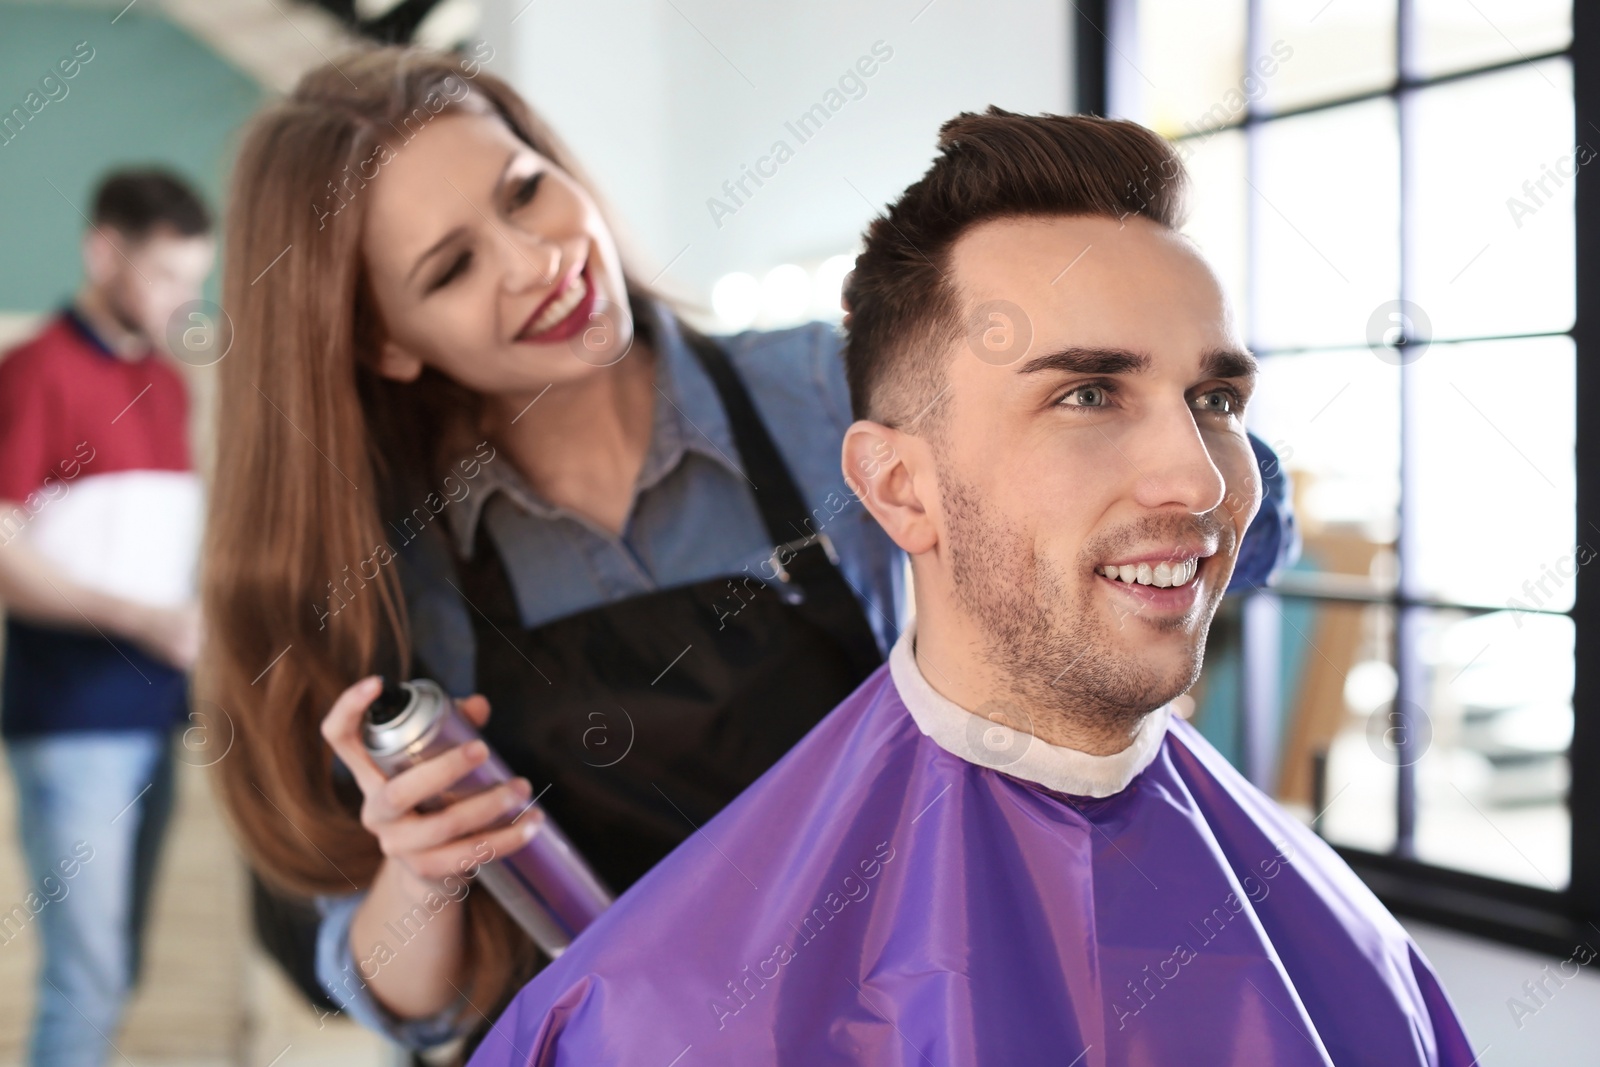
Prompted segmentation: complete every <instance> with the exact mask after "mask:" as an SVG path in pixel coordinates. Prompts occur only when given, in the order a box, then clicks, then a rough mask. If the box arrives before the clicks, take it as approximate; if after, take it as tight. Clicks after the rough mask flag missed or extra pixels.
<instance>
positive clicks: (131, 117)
mask: <svg viewBox="0 0 1600 1067" xmlns="http://www.w3.org/2000/svg"><path fill="white" fill-rule="evenodd" d="M148 6H150V5H145V4H135V5H134V6H133V7H132V8H131V9H130V10H128V11H127V13H126V14H124V15H122V17H121V18H119V19H117V21H116V23H115V24H114V25H113V24H112V19H113V17H115V16H116V14H117V12H118V10H120V7H121V5H120V4H119V5H116V6H113V7H110V8H93V7H69V6H56V5H48V6H47V5H36V4H18V3H0V117H3V116H4V115H5V114H9V113H10V111H11V109H12V108H14V107H21V106H22V105H23V101H24V99H25V98H26V97H27V95H28V93H29V92H30V91H37V90H38V85H39V79H40V78H42V77H43V76H44V75H46V74H49V73H56V74H57V75H58V76H59V72H58V71H56V62H57V60H60V59H63V58H66V57H69V56H71V55H72V52H73V48H74V46H75V45H77V44H78V42H80V41H87V42H89V45H90V46H91V47H92V48H93V49H94V56H93V58H92V59H91V60H90V61H89V62H88V63H86V64H84V65H83V67H82V69H81V70H80V71H79V72H78V75H77V76H76V77H75V78H72V79H71V80H69V81H65V83H64V84H65V85H66V86H67V89H68V92H67V95H66V96H65V97H62V98H61V99H59V100H53V101H50V102H49V103H48V104H46V105H45V107H44V108H43V110H41V111H40V112H39V113H38V114H37V115H33V116H32V117H31V118H30V120H29V122H28V123H27V125H26V126H25V127H23V130H22V133H21V134H20V135H18V136H17V137H15V139H13V140H11V141H10V142H9V143H0V312H11V311H23V312H26V311H44V310H47V309H49V308H51V307H54V306H55V305H57V304H59V303H60V302H61V301H62V300H63V299H65V298H66V297H67V296H68V295H70V294H71V292H72V291H73V290H74V289H75V288H76V287H77V284H78V280H79V276H80V273H81V260H80V258H79V253H78V241H79V236H80V235H81V233H82V232H83V229H84V221H83V218H82V217H81V216H80V215H79V214H78V212H79V211H83V212H85V213H87V211H88V208H89V199H90V197H91V195H92V193H93V190H94V185H95V182H96V180H97V179H98V178H99V176H100V175H101V174H102V173H103V172H104V171H106V170H107V169H109V168H111V167H113V166H119V165H125V164H151V163H158V164H162V165H164V166H167V167H170V168H172V169H173V170H175V171H177V172H178V173H179V174H181V175H183V176H184V177H185V178H187V179H188V180H189V181H190V182H191V183H192V184H194V185H195V186H196V187H197V188H198V189H199V190H200V191H201V192H202V193H203V194H204V196H205V198H206V201H207V202H208V203H209V204H210V205H211V207H212V210H213V212H215V213H216V214H217V215H218V217H219V219H220V215H221V206H222V194H223V190H224V188H225V186H226V177H227V168H228V164H229V161H230V159H231V157H232V153H233V147H234V145H235V144H236V143H237V136H238V131H239V128H240V127H241V125H242V124H243V123H244V121H245V119H246V118H247V117H248V116H249V115H250V114H251V113H252V112H254V111H255V110H256V108H258V107H259V106H260V105H261V103H262V102H263V101H264V99H265V96H264V93H263V90H262V89H261V88H260V87H259V86H257V84H256V83H255V82H254V81H252V80H251V79H249V78H248V77H246V76H245V75H244V74H242V73H241V72H240V71H239V70H238V69H236V68H235V67H232V66H230V65H229V64H228V63H226V62H225V61H223V60H222V59H220V58H218V57H217V56H216V55H215V54H214V53H213V52H211V51H210V50H209V49H208V48H207V47H206V46H205V45H204V44H202V43H201V42H199V41H197V40H195V39H194V38H193V37H191V36H189V35H188V34H187V33H186V32H185V31H183V30H182V29H179V28H178V27H177V26H174V25H173V24H172V23H170V22H168V21H167V20H166V19H165V18H163V17H161V16H160V15H159V14H156V13H153V12H146V11H141V8H145V7H148ZM54 91H55V92H56V93H58V94H59V92H60V90H59V89H55V90H54ZM40 95H41V96H42V95H43V94H40ZM24 110H25V111H26V108H24ZM0 140H3V138H0ZM52 182H53V183H54V184H55V185H56V187H57V188H59V189H60V190H61V193H62V194H65V196H66V199H63V198H62V196H61V195H58V194H57V192H56V190H55V189H52V188H51V187H50V185H51V183H52ZM67 200H70V201H71V203H70V204H69V203H67ZM74 209H76V210H74ZM216 288H217V278H216V276H215V272H213V277H212V279H211V281H210V283H209V285H208V289H209V290H210V293H211V295H212V297H213V299H215V294H216Z"/></svg>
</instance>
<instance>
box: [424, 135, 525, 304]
mask: <svg viewBox="0 0 1600 1067" xmlns="http://www.w3.org/2000/svg"><path fill="white" fill-rule="evenodd" d="M521 154H522V149H520V148H514V149H512V150H511V154H510V155H509V156H507V157H506V162H505V165H504V166H502V167H501V168H500V176H499V177H498V178H496V179H495V180H494V195H495V197H496V198H498V197H499V196H500V190H501V189H502V188H504V186H505V184H506V175H507V174H509V173H510V172H511V164H513V163H515V162H516V161H517V157H518V156H520V155H521ZM465 232H466V227H464V226H457V227H456V228H455V229H453V230H451V231H450V232H449V233H447V234H445V235H444V236H443V237H441V238H439V239H438V240H437V241H435V242H434V243H433V244H432V245H431V246H429V248H428V250H427V251H426V252H424V253H422V255H420V256H418V257H417V261H416V262H415V263H413V264H411V271H410V272H409V273H408V274H407V275H406V281H408V282H409V281H410V280H411V279H412V278H414V277H415V276H416V273H417V271H418V270H420V269H421V268H422V265H423V264H424V263H426V262H428V259H429V257H431V256H432V255H433V254H434V253H436V252H438V251H439V249H441V248H443V247H445V246H446V245H448V244H449V243H450V242H451V241H454V240H455V239H456V238H457V237H460V236H461V235H462V234H463V233H465Z"/></svg>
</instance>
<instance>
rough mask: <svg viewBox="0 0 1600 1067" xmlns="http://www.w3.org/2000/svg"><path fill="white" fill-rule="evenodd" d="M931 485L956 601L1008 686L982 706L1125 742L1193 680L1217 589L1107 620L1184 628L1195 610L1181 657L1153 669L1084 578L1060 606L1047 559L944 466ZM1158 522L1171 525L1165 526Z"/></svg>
mask: <svg viewBox="0 0 1600 1067" xmlns="http://www.w3.org/2000/svg"><path fill="white" fill-rule="evenodd" d="M939 482H940V486H941V493H940V496H941V501H942V504H943V509H944V513H945V517H946V524H947V527H948V534H949V541H950V571H951V582H952V585H953V587H954V592H955V596H956V600H957V602H958V603H959V604H960V605H961V607H962V608H963V609H964V610H965V611H966V612H967V613H968V615H970V616H971V618H972V619H973V620H974V621H975V622H976V623H977V624H978V629H979V632H980V633H981V634H982V637H983V640H984V643H985V645H986V648H985V652H986V654H987V656H988V658H989V660H990V662H991V663H992V664H993V666H994V667H995V669H996V672H997V673H998V674H999V676H1000V678H1001V679H1003V680H1004V684H1006V686H1007V688H1008V690H1009V692H1007V693H1004V694H996V699H995V700H994V701H993V702H992V705H986V706H993V707H995V708H997V709H998V710H999V711H1001V712H1002V713H1003V714H1004V713H1010V714H1007V717H1008V718H1009V717H1010V715H1011V714H1015V709H1014V708H1013V707H1012V705H1014V704H1018V703H1020V705H1021V709H1022V711H1023V713H1024V715H1025V716H1040V717H1048V718H1051V719H1055V720H1057V721H1058V722H1060V723H1061V725H1062V726H1064V727H1065V728H1066V733H1067V734H1068V736H1083V735H1085V734H1087V735H1092V736H1097V737H1103V738H1106V739H1115V738H1122V739H1126V738H1128V737H1130V736H1131V735H1132V733H1133V731H1134V730H1135V729H1137V727H1138V725H1139V723H1140V722H1141V721H1142V720H1143V719H1144V717H1145V716H1146V715H1147V714H1148V713H1150V712H1151V711H1154V710H1155V709H1156V708H1159V707H1161V706H1162V705H1163V704H1165V703H1167V702H1168V701H1170V700H1172V699H1173V698H1174V697H1176V696H1178V695H1179V694H1180V693H1183V692H1184V691H1185V690H1187V689H1188V688H1189V687H1190V686H1192V685H1193V684H1194V683H1195V681H1196V680H1197V679H1198V678H1199V677H1200V666H1201V663H1202V661H1203V659H1204V656H1205V638H1206V631H1207V630H1208V629H1209V627H1210V620H1211V616H1212V614H1213V613H1214V612H1215V610H1216V605H1217V601H1218V600H1219V599H1220V597H1219V596H1218V595H1216V594H1215V593H1213V595H1212V596H1211V598H1210V602H1209V603H1202V602H1198V601H1197V603H1196V604H1195V607H1194V608H1193V609H1192V610H1191V612H1190V613H1185V615H1184V616H1181V617H1179V618H1176V619H1170V620H1154V619H1141V618H1138V617H1137V613H1136V612H1130V613H1129V614H1128V615H1127V616H1124V617H1123V618H1122V619H1120V620H1119V621H1118V623H1117V624H1115V625H1116V626H1121V627H1130V626H1149V627H1152V628H1154V629H1160V630H1168V631H1171V630H1178V629H1182V628H1184V627H1185V626H1188V625H1190V624H1191V622H1190V618H1191V615H1192V613H1193V612H1194V611H1198V612H1201V613H1202V620H1201V625H1200V626H1199V634H1198V637H1197V639H1196V641H1195V642H1194V644H1193V647H1192V649H1191V650H1190V654H1189V657H1188V661H1187V662H1186V663H1184V664H1182V665H1180V666H1179V667H1178V668H1177V669H1176V670H1171V671H1166V672H1163V671H1160V670H1158V669H1157V668H1155V667H1153V666H1152V665H1150V664H1149V663H1148V662H1145V661H1143V660H1141V659H1140V657H1139V656H1138V655H1137V654H1136V653H1130V652H1129V651H1127V650H1126V649H1125V648H1123V647H1121V646H1119V643H1118V642H1117V640H1116V629H1115V628H1114V627H1113V626H1112V625H1108V624H1107V623H1106V622H1105V621H1104V620H1103V619H1102V618H1101V617H1100V613H1099V612H1098V611H1097V610H1096V605H1095V591H1094V584H1093V583H1089V584H1087V585H1084V586H1083V587H1082V588H1081V589H1080V590H1079V593H1078V596H1077V598H1076V601H1075V606H1073V607H1070V608H1069V607H1068V605H1069V598H1070V595H1071V594H1070V592H1069V591H1070V589H1071V588H1072V583H1071V582H1069V581H1068V580H1067V578H1066V576H1065V575H1064V574H1063V573H1062V572H1061V569H1060V568H1059V567H1058V566H1057V565H1056V564H1055V563H1053V562H1052V561H1051V560H1049V559H1047V558H1045V557H1044V556H1041V555H1040V554H1039V553H1038V552H1037V551H1036V550H1035V548H1034V547H1033V545H1032V543H1031V542H1030V541H1029V540H1028V539H1027V538H1026V537H1025V536H1024V535H1023V534H1022V533H1021V532H1020V531H1017V530H1015V529H1012V528H1011V527H1009V526H1008V525H1006V524H1004V523H1000V522H993V521H991V520H990V519H989V518H988V517H987V516H985V514H984V512H983V510H982V502H981V497H980V496H979V495H978V494H977V493H975V492H974V491H973V490H972V488H971V487H970V486H968V485H967V484H965V483H963V482H962V481H961V480H960V479H958V478H955V477H953V476H952V474H951V472H950V470H949V469H948V465H947V464H942V465H941V470H940V473H939ZM1162 528H1163V529H1165V530H1170V529H1171V523H1170V522H1166V523H1164V524H1163V525H1162ZM1193 530H1194V526H1193V524H1191V525H1190V527H1189V532H1193ZM1141 532H1144V531H1141ZM1154 532H1156V531H1154V530H1152V531H1148V532H1147V534H1146V535H1148V533H1154ZM1086 566H1087V565H1086ZM1012 725H1014V726H1017V727H1018V728H1021V729H1026V730H1028V732H1030V733H1037V732H1038V731H1037V730H1036V729H1033V726H1034V725H1037V724H1030V723H1028V722H1026V721H1024V722H1022V723H1013V724H1012ZM1051 732H1054V731H1051Z"/></svg>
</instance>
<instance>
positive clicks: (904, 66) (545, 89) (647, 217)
mask: <svg viewBox="0 0 1600 1067" xmlns="http://www.w3.org/2000/svg"><path fill="white" fill-rule="evenodd" d="M525 2H526V0H495V3H492V4H489V5H487V6H488V7H489V8H490V11H489V15H488V18H487V20H486V23H485V27H484V32H485V37H486V38H487V39H488V40H489V42H490V43H491V44H492V45H494V47H495V48H496V50H497V52H498V53H499V55H498V56H497V59H496V61H495V63H493V64H491V66H492V67H496V68H498V72H499V73H502V74H504V75H506V76H507V77H509V78H510V79H511V80H512V82H513V83H514V84H515V85H516V86H517V87H518V88H519V89H521V90H522V91H523V93H524V94H525V95H526V96H528V98H529V99H530V100H531V101H532V102H533V104H534V106H535V107H536V108H538V109H539V110H540V111H542V112H543V113H544V114H545V115H546V116H547V117H548V118H549V119H550V121H551V122H552V124H553V125H554V126H555V127H556V129H557V130H558V132H559V133H560V134H561V135H562V136H563V137H564V138H565V139H566V140H567V141H568V142H569V143H570V144H571V145H572V146H573V148H574V149H575V150H576V152H577V153H578V155H579V158H580V159H581V160H582V161H583V162H584V164H585V165H586V166H587V167H588V169H589V170H590V171H591V173H592V174H593V176H594V177H595V178H596V179H597V182H598V184H599V185H600V187H601V189H602V191H603V192H604V193H605V195H606V196H607V197H608V199H609V200H610V201H611V203H612V206H613V208H614V209H615V211H616V214H617V215H618V216H619V217H620V221H621V223H622V224H623V229H625V230H626V231H627V232H628V233H630V234H631V235H632V236H633V237H634V238H635V241H634V244H635V246H636V247H637V248H638V249H639V250H640V251H641V252H643V253H645V259H646V261H647V262H646V266H647V270H646V276H647V277H648V275H649V274H652V273H654V272H655V271H656V270H657V269H660V268H661V267H663V266H666V265H667V264H668V263H669V262H671V269H670V272H669V274H668V275H667V277H666V278H665V279H664V280H665V281H670V282H673V283H675V284H676V287H677V289H678V290H679V291H683V292H686V293H687V294H688V295H691V296H693V297H696V298H698V299H699V300H701V301H707V300H709V293H710V288H711V284H712V282H713V281H715V279H716V278H717V277H719V276H720V275H722V274H724V273H726V272H728V271H734V270H743V271H747V272H750V273H752V274H755V275H757V276H758V277H759V276H760V275H761V274H763V273H764V272H765V271H766V270H767V269H768V268H770V267H772V266H775V265H777V264H779V263H782V262H786V261H792V262H815V261H818V260H820V259H822V258H824V257H826V256H830V255H834V254H838V253H846V252H853V251H854V249H855V244H856V240H857V238H858V236H859V235H860V232H861V230H862V228H863V227H864V226H865V224H866V223H867V221H868V220H869V219H870V218H871V217H872V215H873V213H874V212H875V211H876V210H877V209H878V208H880V207H881V206H882V205H883V203H884V202H885V201H886V200H888V199H889V198H890V197H893V196H896V195H898V194H899V192H900V191H901V190H902V189H903V188H904V187H905V186H906V185H908V184H909V183H910V182H912V181H913V180H915V179H916V178H917V177H918V176H920V175H921V174H922V172H923V171H924V170H925V169H926V168H927V165H928V163H929V161H930V160H931V159H932V156H933V148H934V140H935V137H936V136H937V133H938V128H939V124H940V123H941V122H942V121H944V120H945V119H947V118H950V117H951V116H953V115H955V114H956V113H957V112H959V111H962V110H979V109H982V108H983V107H986V106H987V105H989V104H991V103H994V104H999V105H1000V106H1002V107H1005V108H1008V109H1011V110H1017V111H1029V112H1033V111H1054V112H1062V111H1066V110H1067V109H1069V108H1070V106H1071V99H1070V85H1071V79H1070V70H1069V68H1068V63H1069V56H1070V44H1071V42H1070V28H1069V25H1068V19H1067V15H1068V13H1069V12H1070V10H1071V9H1070V6H1069V5H1067V4H1064V3H1061V2H1060V0H932V2H931V3H926V0H896V2H895V3H878V4H872V5H866V4H861V3H851V2H849V0H817V2H812V3H807V4H804V5H800V4H780V3H776V2H773V0H764V2H758V3H751V2H745V3H735V2H733V0H590V2H587V3H583V4H573V3H550V2H548V0H535V2H534V3H532V4H531V5H530V6H528V7H527V8H526V9H525V10H523V9H522V6H523V4H524V3H525ZM519 10H520V11H521V13H520V14H518V11H519ZM513 19H514V21H513ZM879 41H881V42H883V44H882V45H881V46H880V50H882V49H888V50H892V56H891V58H889V59H888V60H887V61H884V62H881V63H879V64H878V66H877V70H876V72H875V73H874V74H873V75H872V76H870V77H867V78H863V79H862V80H863V82H864V83H865V94H864V95H861V96H860V98H859V99H850V98H848V97H846V98H845V99H844V100H843V103H842V106H838V107H837V111H835V112H833V113H832V114H831V116H830V118H829V119H828V121H827V123H826V124H825V125H824V126H823V128H822V130H821V131H820V132H819V133H817V134H816V135H815V136H813V137H812V138H811V139H809V140H807V141H805V142H804V143H802V142H801V141H800V139H799V138H797V137H796V136H795V135H794V134H793V133H792V132H791V131H789V130H788V129H786V127H785V123H786V122H788V121H792V120H794V119H795V118H796V117H797V116H799V115H800V114H801V113H802V112H804V111H805V110H806V109H807V108H809V107H810V106H811V105H812V104H815V103H818V102H821V101H823V100H824V98H825V94H826V93H827V91H828V90H829V89H832V88H836V87H837V84H838V81H839V78H840V76H841V75H842V74H844V73H845V72H846V71H847V70H849V69H851V68H852V67H853V66H854V65H855V64H856V62H857V60H858V59H859V58H860V57H862V56H868V55H870V54H871V51H872V48H873V45H874V44H875V43H876V42H879ZM834 102H835V104H836V105H837V103H838V98H835V100H834ZM779 140H782V141H785V142H786V143H787V144H788V146H789V147H790V148H791V149H792V150H793V153H794V154H793V157H792V158H791V159H789V160H788V161H786V162H784V163H783V164H782V165H780V166H776V170H777V174H776V176H774V177H772V178H769V179H764V181H765V184H764V185H763V186H761V187H757V186H755V185H754V184H753V183H747V185H746V188H747V189H748V190H749V191H750V193H751V194H752V195H751V196H750V197H749V198H748V199H746V200H745V201H744V203H743V204H742V205H739V206H737V209H736V211H735V213H734V214H733V215H731V216H726V217H723V218H722V219H721V220H720V221H721V225H720V227H719V226H718V225H717V222H716V221H714V220H713V217H712V214H711V212H710V211H709V210H708V207H707V200H708V199H709V198H711V197H718V198H721V199H723V201H724V202H725V203H727V204H730V205H732V203H733V202H732V201H731V200H730V199H729V198H728V197H727V196H726V194H725V193H723V191H722V184H723V182H724V181H729V180H733V179H737V178H738V177H739V176H740V174H741V165H744V166H753V165H754V164H755V163H756V161H757V160H758V158H759V157H761V156H763V155H767V154H768V153H769V152H770V150H771V149H772V147H773V145H774V142H776V141H779ZM765 166H766V169H768V170H769V171H770V170H771V169H773V166H774V165H773V164H766V165H765ZM852 185H853V186H854V188H852ZM857 190H859V193H858V192H857ZM741 198H742V194H741ZM680 253H681V255H680ZM674 257H677V258H676V259H675V258H674Z"/></svg>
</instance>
